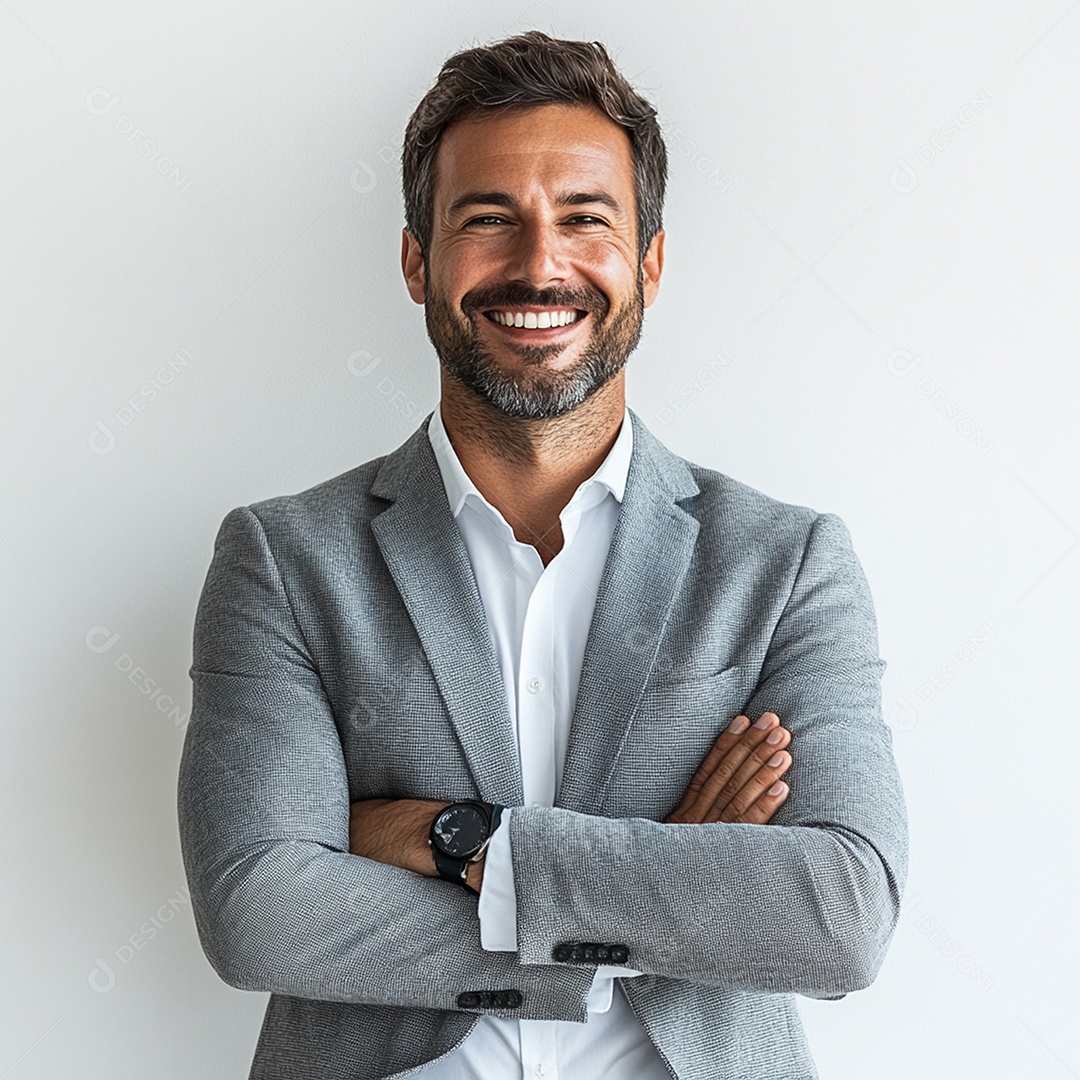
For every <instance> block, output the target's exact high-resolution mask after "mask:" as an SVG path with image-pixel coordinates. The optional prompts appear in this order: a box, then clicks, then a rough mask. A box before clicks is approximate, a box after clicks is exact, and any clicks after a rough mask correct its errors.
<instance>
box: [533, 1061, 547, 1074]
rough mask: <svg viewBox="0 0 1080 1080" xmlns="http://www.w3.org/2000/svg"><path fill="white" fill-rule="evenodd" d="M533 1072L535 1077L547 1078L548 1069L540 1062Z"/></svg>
mask: <svg viewBox="0 0 1080 1080" xmlns="http://www.w3.org/2000/svg"><path fill="white" fill-rule="evenodd" d="M533 1072H534V1073H536V1075H537V1076H547V1075H548V1072H549V1070H548V1067H547V1066H546V1065H545V1064H544V1063H543V1062H542V1061H541V1062H540V1063H539V1064H538V1065H537V1066H536V1068H535V1069H533Z"/></svg>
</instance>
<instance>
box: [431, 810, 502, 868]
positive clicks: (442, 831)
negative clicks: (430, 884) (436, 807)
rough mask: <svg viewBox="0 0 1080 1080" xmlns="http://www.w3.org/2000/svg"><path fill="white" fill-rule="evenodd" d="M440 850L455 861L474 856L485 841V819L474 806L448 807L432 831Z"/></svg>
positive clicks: (436, 821)
mask: <svg viewBox="0 0 1080 1080" xmlns="http://www.w3.org/2000/svg"><path fill="white" fill-rule="evenodd" d="M432 831H433V834H434V838H435V840H436V841H437V842H438V845H439V847H440V848H442V850H443V851H444V852H445V853H446V854H447V855H450V856H452V857H453V858H455V859H467V858H468V857H469V856H470V855H475V854H476V853H477V852H478V851H479V850H480V846H481V845H482V844H483V842H484V841H485V840H486V839H487V834H488V825H487V818H486V817H485V816H484V814H483V811H481V810H478V809H477V808H476V807H475V806H448V807H447V808H446V809H445V810H444V811H443V812H442V813H441V814H440V815H439V816H438V817H437V818H436V819H435V826H434V829H433V830H432Z"/></svg>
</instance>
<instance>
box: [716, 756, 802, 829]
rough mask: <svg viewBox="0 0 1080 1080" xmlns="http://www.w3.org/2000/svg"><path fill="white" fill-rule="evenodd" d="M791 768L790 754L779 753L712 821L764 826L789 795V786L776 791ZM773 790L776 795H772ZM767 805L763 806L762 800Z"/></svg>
mask: <svg viewBox="0 0 1080 1080" xmlns="http://www.w3.org/2000/svg"><path fill="white" fill-rule="evenodd" d="M790 768H791V755H790V754H789V753H788V752H787V751H786V750H778V751H777V752H776V753H775V754H773V756H772V757H771V758H770V759H769V760H768V762H766V763H765V764H764V765H763V766H762V767H761V768H760V769H759V770H758V771H757V772H756V773H755V774H754V775H753V776H751V777H750V778H749V779H748V780H747V781H746V783H745V784H743V786H742V787H741V788H740V789H739V791H738V793H737V794H736V795H735V796H734V798H732V799H731V800H730V801H729V802H728V803H727V805H726V806H724V807H723V809H722V810H718V811H712V812H710V814H709V820H710V821H739V822H744V823H747V824H752V825H759V824H764V823H765V822H766V821H768V820H769V818H770V817H772V815H773V814H774V813H775V812H776V810H777V808H778V807H779V805H780V803H781V802H783V798H782V797H780V796H786V794H787V791H786V789H787V785H786V784H783V790H779V791H778V790H777V789H776V784H777V782H778V781H779V780H780V777H781V776H783V775H784V773H786V772H787V771H788V769H790ZM770 791H772V792H773V794H772V795H769V792H770ZM763 797H764V798H765V800H766V801H765V802H764V803H762V802H761V800H762V798H763Z"/></svg>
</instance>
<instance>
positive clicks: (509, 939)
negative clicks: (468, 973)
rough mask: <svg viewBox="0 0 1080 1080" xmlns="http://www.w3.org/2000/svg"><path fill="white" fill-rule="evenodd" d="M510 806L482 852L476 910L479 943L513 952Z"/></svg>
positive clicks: (514, 919)
mask: <svg viewBox="0 0 1080 1080" xmlns="http://www.w3.org/2000/svg"><path fill="white" fill-rule="evenodd" d="M510 813H511V811H510V809H509V808H506V809H504V810H503V812H502V817H501V818H500V819H499V827H498V828H497V829H496V830H495V831H494V832H493V833H492V834H491V840H490V842H489V843H488V847H487V851H486V852H485V854H484V880H483V883H482V884H481V885H480V900H479V902H478V904H477V914H478V915H479V917H480V944H481V946H483V948H485V949H489V950H493V951H496V952H517V947H518V946H517V892H516V891H515V889H514V863H513V859H512V858H511V854H510Z"/></svg>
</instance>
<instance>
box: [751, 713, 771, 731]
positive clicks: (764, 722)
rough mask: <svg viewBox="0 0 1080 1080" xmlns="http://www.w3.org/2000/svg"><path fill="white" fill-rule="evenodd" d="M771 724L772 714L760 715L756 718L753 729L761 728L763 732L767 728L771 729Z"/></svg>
mask: <svg viewBox="0 0 1080 1080" xmlns="http://www.w3.org/2000/svg"><path fill="white" fill-rule="evenodd" d="M772 722H773V715H772V713H762V714H761V716H759V717H758V719H757V723H755V724H754V727H756V728H761V730H762V731H765V730H766V729H767V728H771V727H772Z"/></svg>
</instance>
